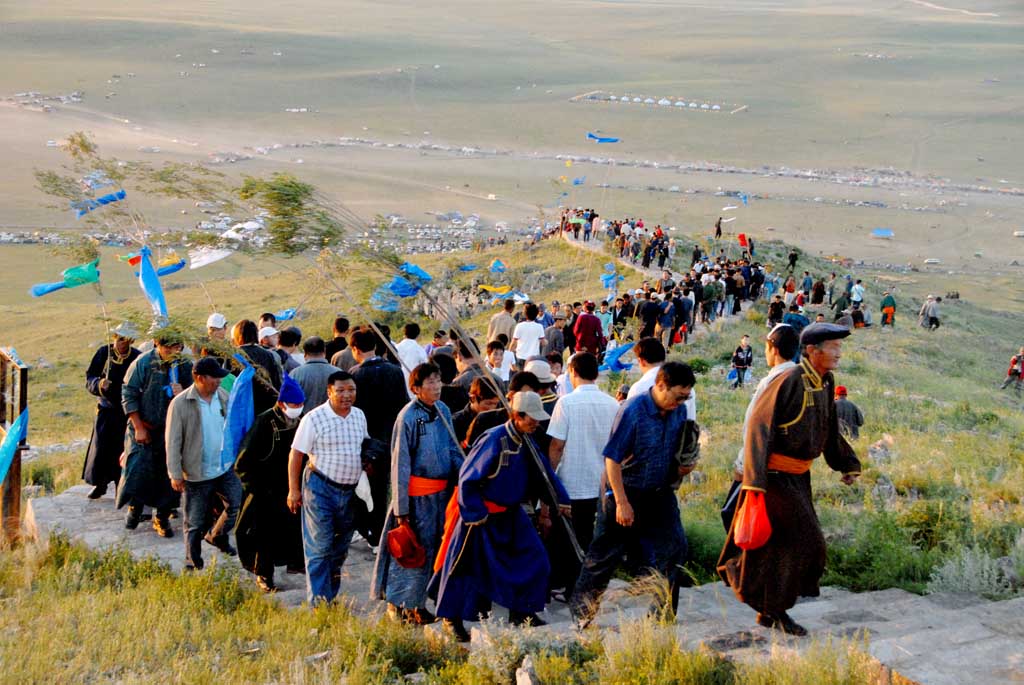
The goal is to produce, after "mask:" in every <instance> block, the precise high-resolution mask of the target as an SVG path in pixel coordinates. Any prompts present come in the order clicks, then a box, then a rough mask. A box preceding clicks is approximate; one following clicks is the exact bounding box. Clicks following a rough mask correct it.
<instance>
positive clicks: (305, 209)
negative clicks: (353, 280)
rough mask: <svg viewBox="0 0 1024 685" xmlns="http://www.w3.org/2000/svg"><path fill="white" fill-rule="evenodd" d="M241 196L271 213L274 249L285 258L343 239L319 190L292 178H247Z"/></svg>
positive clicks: (336, 222) (339, 224) (269, 223)
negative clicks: (323, 203) (318, 192)
mask: <svg viewBox="0 0 1024 685" xmlns="http://www.w3.org/2000/svg"><path fill="white" fill-rule="evenodd" d="M238 196H239V197H240V198H241V199H243V200H252V201H254V202H255V203H256V204H257V205H258V206H259V207H261V208H262V209H264V210H266V211H267V212H269V213H270V219H269V220H268V221H267V231H268V232H269V233H270V241H271V247H272V248H273V249H274V250H276V251H278V252H280V253H282V254H286V255H294V254H298V253H299V252H302V251H303V250H305V249H306V248H307V247H311V246H312V247H317V248H322V247H326V246H327V245H330V244H331V243H332V242H333V241H334V240H336V239H337V238H338V237H339V236H340V235H341V232H342V228H343V227H342V225H341V223H340V222H338V221H337V220H336V219H335V218H334V217H333V215H332V213H331V212H330V211H328V210H327V208H326V207H324V206H322V205H321V204H319V202H318V201H317V199H316V189H315V188H314V187H313V186H312V185H310V184H308V183H304V182H302V181H300V180H299V179H297V178H296V177H295V176H292V175H291V174H285V173H275V174H273V175H271V176H270V178H269V179H262V178H255V177H252V176H246V177H245V179H244V182H243V183H242V186H241V188H239V189H238Z"/></svg>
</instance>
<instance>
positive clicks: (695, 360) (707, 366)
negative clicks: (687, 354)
mask: <svg viewBox="0 0 1024 685" xmlns="http://www.w3.org/2000/svg"><path fill="white" fill-rule="evenodd" d="M686 363H687V364H689V365H690V368H691V369H693V372H694V373H695V374H696V375H698V376H702V375H704V374H706V373H707V372H708V371H710V370H711V362H709V361H708V360H707V359H704V358H703V357H691V358H690V359H689V360H687V362H686Z"/></svg>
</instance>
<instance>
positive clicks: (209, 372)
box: [192, 357, 228, 378]
mask: <svg viewBox="0 0 1024 685" xmlns="http://www.w3.org/2000/svg"><path fill="white" fill-rule="evenodd" d="M192 373H194V374H196V375H197V376H209V377H210V378H224V376H226V375H228V372H227V369H225V368H224V367H223V366H221V365H220V362H218V361H217V360H216V359H214V358H213V357H203V358H202V359H200V360H199V361H197V362H196V364H195V366H193V367H192Z"/></svg>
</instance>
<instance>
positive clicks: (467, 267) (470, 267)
mask: <svg viewBox="0 0 1024 685" xmlns="http://www.w3.org/2000/svg"><path fill="white" fill-rule="evenodd" d="M479 268H480V267H478V266H477V265H476V264H463V265H462V266H460V267H459V271H476V270H477V269H479Z"/></svg>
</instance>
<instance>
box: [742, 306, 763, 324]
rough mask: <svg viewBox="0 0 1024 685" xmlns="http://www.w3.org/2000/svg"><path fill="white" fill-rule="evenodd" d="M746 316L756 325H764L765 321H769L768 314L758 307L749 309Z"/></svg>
mask: <svg viewBox="0 0 1024 685" xmlns="http://www.w3.org/2000/svg"><path fill="white" fill-rule="evenodd" d="M746 318H747V321H749V322H751V323H752V324H754V325H757V326H764V325H765V322H767V321H768V314H767V313H765V312H763V311H761V310H760V309H757V308H756V307H751V308H750V309H748V310H747V313H746Z"/></svg>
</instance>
